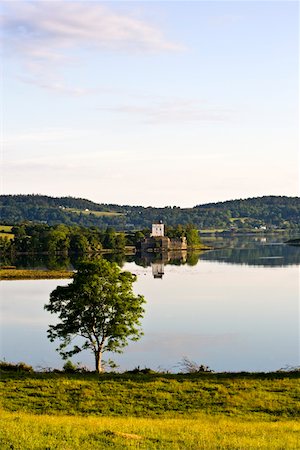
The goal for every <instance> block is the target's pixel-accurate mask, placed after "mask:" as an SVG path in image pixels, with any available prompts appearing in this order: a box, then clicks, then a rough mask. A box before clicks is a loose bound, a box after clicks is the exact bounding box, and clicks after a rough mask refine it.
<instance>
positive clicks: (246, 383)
mask: <svg viewBox="0 0 300 450" xmlns="http://www.w3.org/2000/svg"><path fill="white" fill-rule="evenodd" d="M0 398H1V408H0V420H2V422H3V423H4V424H5V426H2V427H0V429H1V430H0V448H1V449H4V450H6V449H15V450H16V449H19V450H23V449H24V450H30V449H45V450H46V449H51V450H52V449H53V450H54V449H61V450H76V449H82V450H89V449H101V450H105V449H111V448H113V449H114V450H123V449H125V450H126V449H144V450H152V449H153V450H154V449H155V450H200V449H203V450H204V449H205V450H210V449H211V450H212V449H218V450H222V449H224V450H225V449H227V450H229V449H232V450H235V449H240V450H248V449H249V450H250V449H265V450H270V449H272V450H273V449H275V450H276V449H278V450H279V449H280V450H283V449H287V450H292V449H294V450H296V449H297V450H298V449H299V438H300V436H299V435H300V424H299V421H297V418H298V417H299V402H298V400H299V372H298V373H297V372H290V373H283V372H280V373H279V372H278V373H270V374H247V373H240V374H213V373H205V374H195V375H191V374H190V375H184V374H178V375H173V374H146V375H143V374H104V375H101V376H99V375H97V374H92V373H87V374H72V375H71V374H70V375H67V374H64V373H29V372H22V371H20V372H10V371H8V372H6V371H3V372H2V373H1V378H0Z"/></svg>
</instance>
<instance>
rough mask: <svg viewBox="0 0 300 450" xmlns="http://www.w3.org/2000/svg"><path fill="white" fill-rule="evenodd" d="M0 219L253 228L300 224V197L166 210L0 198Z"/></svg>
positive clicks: (59, 199) (8, 221) (24, 197)
mask: <svg viewBox="0 0 300 450" xmlns="http://www.w3.org/2000/svg"><path fill="white" fill-rule="evenodd" d="M0 214H1V222H2V223H6V224H11V225H13V224H17V223H21V222H24V221H30V222H35V223H44V224H48V225H56V224H65V225H69V226H71V225H79V226H84V227H91V226H95V227H97V228H101V229H103V228H106V227H108V226H109V227H114V228H115V229H116V230H124V231H125V230H137V229H141V228H148V227H150V226H151V223H153V222H155V221H158V220H162V221H163V222H164V223H166V224H168V225H170V226H175V225H178V224H181V225H185V224H188V223H193V224H194V225H195V226H196V227H197V228H198V229H216V230H227V231H229V230H231V231H234V230H243V231H247V230H253V229H261V230H265V229H267V230H268V229H285V230H289V229H292V230H294V229H297V228H300V198H299V197H283V196H265V197H258V198H250V199H246V200H230V201H226V202H219V203H209V204H204V205H197V206H195V207H194V208H179V207H176V206H173V207H171V206H167V207H165V208H154V207H147V208H145V207H142V206H128V205H123V206H120V205H110V204H104V203H103V204H97V203H94V202H91V201H89V200H85V199H81V198H73V197H57V198H54V197H48V196H44V195H2V196H0Z"/></svg>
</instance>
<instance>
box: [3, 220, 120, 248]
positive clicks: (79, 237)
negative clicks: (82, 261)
mask: <svg viewBox="0 0 300 450" xmlns="http://www.w3.org/2000/svg"><path fill="white" fill-rule="evenodd" d="M11 233H13V234H14V238H13V239H6V238H5V234H2V238H0V251H1V253H2V254H11V255H13V254H20V253H28V254H42V253H51V254H65V255H68V254H77V255H83V254H86V253H100V252H101V251H103V249H110V250H114V251H124V249H125V245H126V239H125V233H122V232H118V233H117V232H116V231H115V230H114V229H113V228H106V229H105V230H99V229H98V228H84V227H79V226H72V227H69V226H67V225H62V224H61V225H54V226H49V225H45V224H22V225H16V226H13V227H12V229H11Z"/></svg>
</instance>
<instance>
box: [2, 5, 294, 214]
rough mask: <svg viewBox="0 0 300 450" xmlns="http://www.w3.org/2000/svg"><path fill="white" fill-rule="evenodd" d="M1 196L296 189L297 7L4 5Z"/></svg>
mask: <svg viewBox="0 0 300 450" xmlns="http://www.w3.org/2000/svg"><path fill="white" fill-rule="evenodd" d="M1 6H2V19H1V21H2V25H1V28H2V33H3V43H4V44H3V52H2V60H3V67H4V69H3V80H2V86H3V88H2V90H3V111H2V112H3V120H2V131H3V137H4V144H3V146H2V162H3V169H4V170H3V177H2V178H3V181H2V192H3V193H10V194H16V193H41V194H47V195H54V196H60V195H72V196H78V197H85V198H88V199H91V200H94V201H97V202H104V203H119V204H140V205H145V206H148V205H152V206H166V205H172V206H173V205H177V206H194V205H195V204H200V203H205V202H210V201H220V200H227V199H233V198H247V197H254V196H261V195H269V194H273V195H292V196H295V195H299V160H298V105H299V93H298V76H299V73H298V72H299V57H298V50H299V49H298V33H299V15H298V7H299V4H298V2H296V1H274V2H273V1H267V0H266V1H231V2H227V1H209V2H208V1H207V2H205V1H192V2H189V1H176V2H173V1H163V2H156V1H152V2H127V1H122V2H115V1H111V2H103V1H97V0H94V1H84V2H82V1H68V0H66V1H62V0H61V1H54V0H49V1H45V0H43V1H35V2H33V1H24V0H23V1H21V2H18V1H4V2H2V4H1Z"/></svg>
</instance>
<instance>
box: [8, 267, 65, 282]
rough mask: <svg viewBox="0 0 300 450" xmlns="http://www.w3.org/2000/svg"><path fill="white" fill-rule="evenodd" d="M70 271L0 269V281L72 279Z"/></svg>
mask: <svg viewBox="0 0 300 450" xmlns="http://www.w3.org/2000/svg"><path fill="white" fill-rule="evenodd" d="M72 276H73V272H71V271H69V270H23V269H0V280H48V279H59V278H72Z"/></svg>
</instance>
